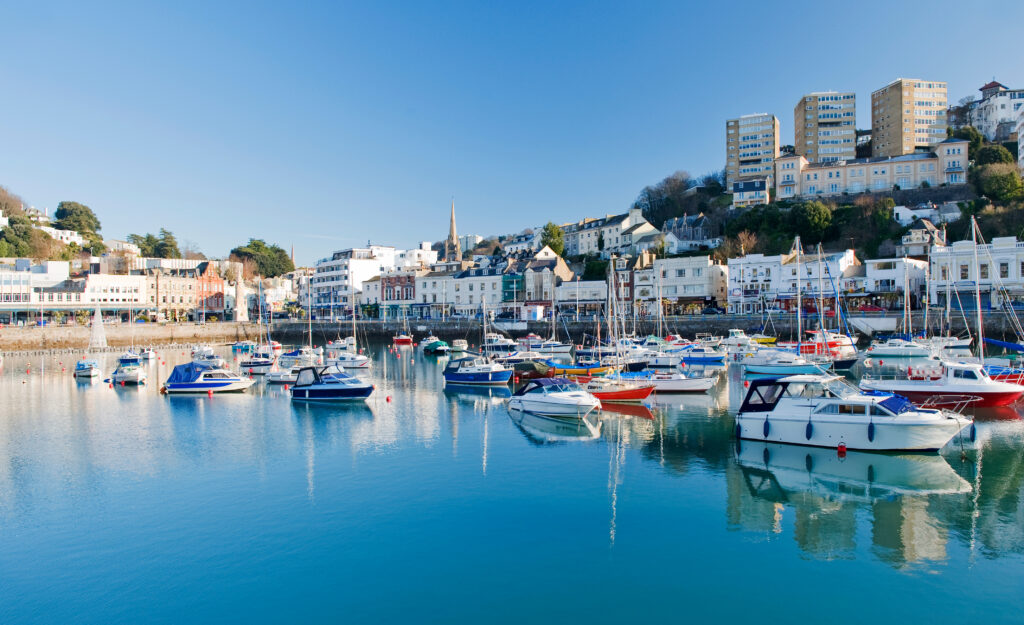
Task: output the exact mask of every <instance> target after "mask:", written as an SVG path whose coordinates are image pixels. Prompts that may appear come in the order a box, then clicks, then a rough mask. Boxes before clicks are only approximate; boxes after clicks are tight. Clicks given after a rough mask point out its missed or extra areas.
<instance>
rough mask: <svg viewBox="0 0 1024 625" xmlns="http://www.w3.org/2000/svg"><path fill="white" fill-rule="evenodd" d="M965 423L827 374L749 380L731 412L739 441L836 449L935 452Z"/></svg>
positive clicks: (967, 420)
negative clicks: (864, 389) (733, 410)
mask: <svg viewBox="0 0 1024 625" xmlns="http://www.w3.org/2000/svg"><path fill="white" fill-rule="evenodd" d="M970 425H971V419H970V418H968V417H964V416H963V415H961V414H958V413H956V412H953V411H949V410H930V409H923V408H917V407H916V406H914V405H913V404H911V403H910V401H908V400H907V399H906V398H904V397H900V396H897V395H888V394H884V393H867V392H863V391H861V390H859V389H857V388H856V387H854V386H852V385H851V384H849V383H847V382H845V381H844V380H843V379H842V378H840V377H839V376H829V375H794V376H786V377H783V378H771V379H763V380H757V379H755V380H751V381H750V387H749V389H748V390H747V394H746V397H745V398H744V400H743V404H742V405H741V406H740V410H739V412H738V413H737V414H736V436H737V437H738V438H741V439H749V440H759V441H767V442H775V443H790V444H794V445H810V446H814V447H833V448H838V449H841V450H842V449H850V450H857V449H859V450H864V451H935V450H938V449H941V448H942V447H944V446H945V445H946V443H948V442H949V441H950V440H951V439H952V438H953V437H954V436H956V435H957V434H958V433H960V431H961V430H963V429H964V428H966V427H968V426H970Z"/></svg>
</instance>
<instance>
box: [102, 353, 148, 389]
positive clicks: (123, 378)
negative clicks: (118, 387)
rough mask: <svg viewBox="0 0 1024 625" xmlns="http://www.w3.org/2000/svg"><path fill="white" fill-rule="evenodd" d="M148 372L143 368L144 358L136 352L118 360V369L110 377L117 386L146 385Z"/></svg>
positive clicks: (126, 354) (123, 355)
mask: <svg viewBox="0 0 1024 625" xmlns="http://www.w3.org/2000/svg"><path fill="white" fill-rule="evenodd" d="M146 377H147V376H146V370H145V369H143V368H142V356H141V355H139V354H136V353H135V352H131V351H129V352H125V353H124V354H122V355H121V357H120V358H118V359H117V368H116V369H114V373H112V374H111V375H110V381H111V382H113V383H115V384H122V385H123V384H144V383H145V382H146Z"/></svg>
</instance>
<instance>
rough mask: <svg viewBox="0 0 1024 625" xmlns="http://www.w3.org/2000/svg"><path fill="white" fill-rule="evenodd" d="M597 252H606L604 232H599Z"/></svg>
mask: <svg viewBox="0 0 1024 625" xmlns="http://www.w3.org/2000/svg"><path fill="white" fill-rule="evenodd" d="M597 251H599V252H603V251H604V231H603V230H599V231H598V233H597Z"/></svg>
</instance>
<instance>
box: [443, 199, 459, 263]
mask: <svg viewBox="0 0 1024 625" xmlns="http://www.w3.org/2000/svg"><path fill="white" fill-rule="evenodd" d="M444 259H445V260H447V261H449V262H451V261H457V260H462V246H461V245H460V244H459V235H458V234H457V233H456V231H455V200H454V199H453V200H452V220H451V224H450V225H449V226H448V240H447V241H445V243H444Z"/></svg>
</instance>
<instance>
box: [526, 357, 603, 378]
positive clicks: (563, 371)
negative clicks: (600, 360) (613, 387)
mask: <svg viewBox="0 0 1024 625" xmlns="http://www.w3.org/2000/svg"><path fill="white" fill-rule="evenodd" d="M544 364H546V365H547V366H548V367H550V368H551V370H553V375H589V376H595V375H608V374H609V373H611V372H612V371H615V367H613V366H610V365H594V366H593V367H582V366H577V365H564V364H559V363H555V362H551V361H550V360H549V361H547V362H545V363H544Z"/></svg>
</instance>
